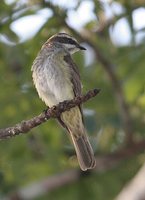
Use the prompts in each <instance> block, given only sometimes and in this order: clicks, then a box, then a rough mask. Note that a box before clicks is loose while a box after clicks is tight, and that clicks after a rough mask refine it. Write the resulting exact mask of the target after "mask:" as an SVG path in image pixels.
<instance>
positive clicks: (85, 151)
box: [61, 107, 96, 171]
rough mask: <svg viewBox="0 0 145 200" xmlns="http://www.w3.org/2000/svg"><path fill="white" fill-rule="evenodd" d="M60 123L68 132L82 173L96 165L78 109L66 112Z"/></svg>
mask: <svg viewBox="0 0 145 200" xmlns="http://www.w3.org/2000/svg"><path fill="white" fill-rule="evenodd" d="M61 119H62V121H63V122H64V123H65V125H66V126H67V129H68V130H69V132H70V136H71V139H72V142H73V144H74V147H75V150H76V154H77V158H78V162H79V165H80V167H81V169H82V170H83V171H86V170H87V169H92V168H94V167H95V165H96V160H95V157H94V153H93V149H92V147H91V144H90V142H89V139H88V137H87V134H86V131H85V129H84V125H83V121H82V116H81V112H80V110H79V108H78V107H75V108H72V109H71V110H69V111H66V112H64V113H63V114H62V116H61Z"/></svg>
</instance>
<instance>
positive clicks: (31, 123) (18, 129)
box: [0, 89, 100, 139]
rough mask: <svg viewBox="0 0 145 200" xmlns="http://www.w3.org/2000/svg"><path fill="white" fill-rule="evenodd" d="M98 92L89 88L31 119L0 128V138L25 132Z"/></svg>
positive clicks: (98, 90)
mask: <svg viewBox="0 0 145 200" xmlns="http://www.w3.org/2000/svg"><path fill="white" fill-rule="evenodd" d="M99 92H100V89H94V90H90V91H88V92H87V94H85V95H81V96H77V97H75V98H74V99H72V100H66V101H64V102H60V103H59V104H58V105H56V106H53V107H51V108H49V109H47V110H46V111H45V112H43V113H41V114H40V115H38V116H36V117H34V118H32V119H29V120H25V121H22V122H20V123H19V124H16V125H14V126H12V127H8V128H4V129H0V139H7V138H10V137H13V136H16V135H19V134H20V133H27V132H28V131H30V130H31V129H32V128H34V127H36V126H38V125H40V124H42V123H44V122H46V121H47V120H49V119H50V118H57V117H59V116H60V115H61V113H62V112H64V111H67V110H69V109H71V108H73V107H75V106H78V105H80V104H82V103H84V102H86V101H88V100H89V99H90V98H92V97H95V96H96V95H97V94H98V93H99Z"/></svg>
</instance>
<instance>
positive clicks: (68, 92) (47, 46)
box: [31, 33, 96, 171]
mask: <svg viewBox="0 0 145 200" xmlns="http://www.w3.org/2000/svg"><path fill="white" fill-rule="evenodd" d="M79 50H86V48H84V47H83V46H81V45H80V44H79V43H78V41H77V40H76V39H75V38H74V37H72V36H70V35H69V34H67V33H57V34H55V35H53V36H51V37H50V38H49V39H48V40H47V41H46V42H45V43H44V44H43V46H42V48H41V50H40V51H39V53H38V55H37V56H36V58H35V60H34V62H33V64H32V68H31V71H32V78H33V82H34V85H35V88H36V90H37V92H38V95H39V97H40V98H41V99H42V101H43V102H44V103H45V104H46V106H47V107H49V108H50V107H52V106H55V105H57V104H58V103H60V102H63V101H65V100H71V99H73V98H74V97H76V96H80V95H81V94H82V83H81V80H80V73H79V70H78V67H77V66H76V64H75V63H74V61H73V59H72V54H74V53H76V52H78V51H79ZM57 120H58V121H59V122H60V124H61V125H62V126H63V127H64V128H65V129H66V130H67V132H68V133H69V134H68V135H69V137H70V138H71V141H72V143H73V144H74V148H75V151H76V155H77V159H78V163H79V165H80V168H81V170H83V171H86V170H88V169H93V168H94V167H95V166H96V159H95V156H94V152H93V149H92V147H91V144H90V142H89V139H88V136H87V131H86V129H85V126H84V120H83V113H82V107H81V106H76V107H74V108H71V109H70V110H69V111H65V112H63V113H61V115H60V117H58V118H57Z"/></svg>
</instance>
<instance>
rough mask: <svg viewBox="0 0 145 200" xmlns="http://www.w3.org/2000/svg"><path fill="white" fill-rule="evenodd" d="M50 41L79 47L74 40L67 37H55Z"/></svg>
mask: <svg viewBox="0 0 145 200" xmlns="http://www.w3.org/2000/svg"><path fill="white" fill-rule="evenodd" d="M50 41H52V42H60V43H63V44H74V45H77V42H76V41H74V40H72V39H71V38H67V37H54V38H52V39H51V40H50Z"/></svg>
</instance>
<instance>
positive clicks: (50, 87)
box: [36, 65, 74, 107]
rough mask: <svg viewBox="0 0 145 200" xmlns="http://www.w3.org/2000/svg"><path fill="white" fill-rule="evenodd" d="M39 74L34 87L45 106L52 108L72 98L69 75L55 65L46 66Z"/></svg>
mask: <svg viewBox="0 0 145 200" xmlns="http://www.w3.org/2000/svg"><path fill="white" fill-rule="evenodd" d="M41 70H42V69H41ZM41 74H42V75H41V76H40V72H39V79H37V86H36V87H37V90H38V93H39V96H40V97H41V99H42V100H43V101H44V102H45V104H46V105H47V106H49V107H52V106H53V105H56V104H58V103H59V102H62V101H64V100H69V99H72V98H73V97H74V93H73V86H72V83H71V80H70V75H69V73H68V72H67V71H65V69H64V68H61V67H60V66H59V67H57V65H55V66H53V67H52V66H47V67H44V68H43V70H42V71H41ZM40 77H41V78H40Z"/></svg>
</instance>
